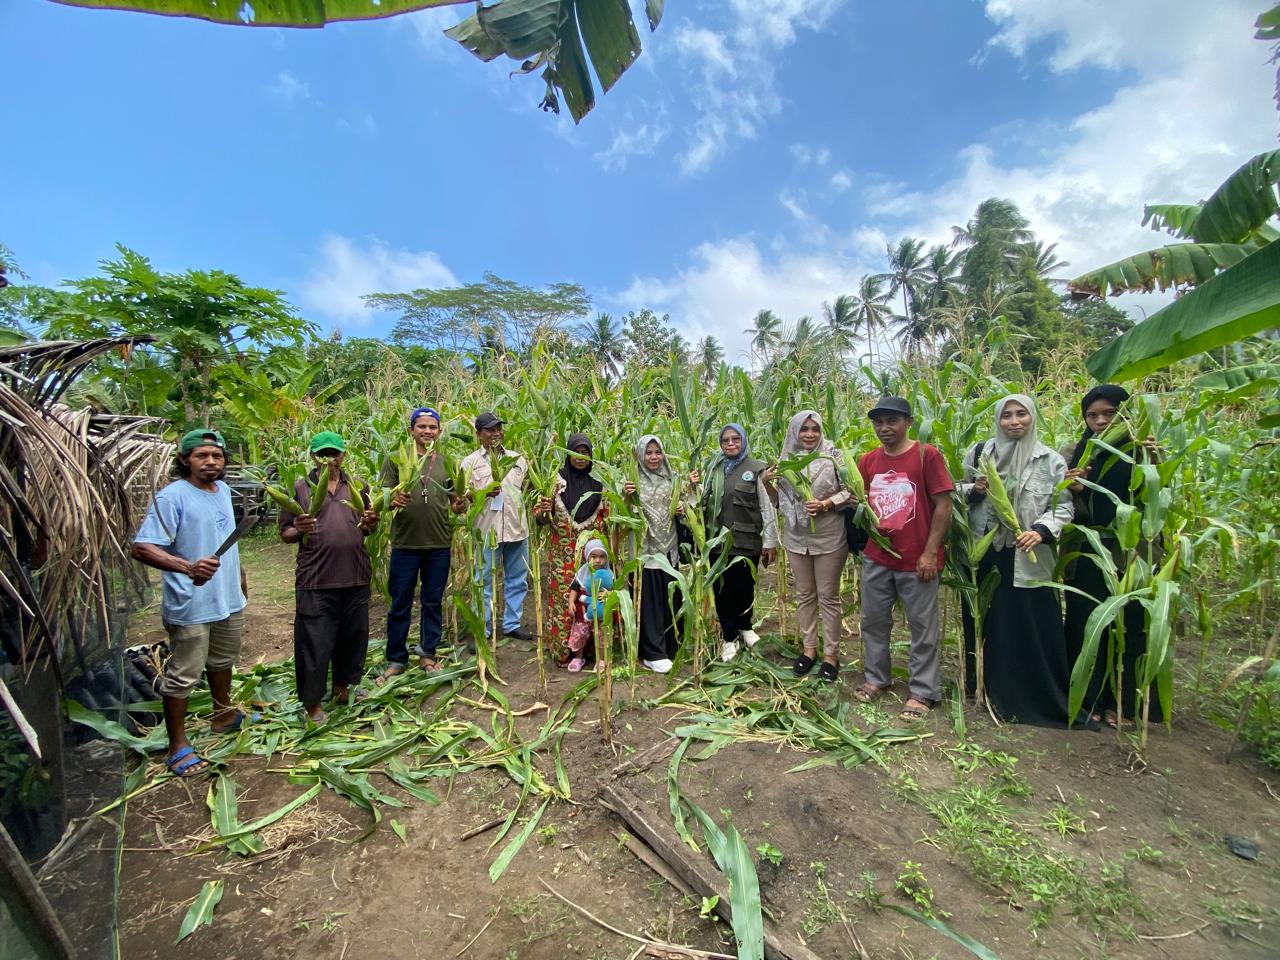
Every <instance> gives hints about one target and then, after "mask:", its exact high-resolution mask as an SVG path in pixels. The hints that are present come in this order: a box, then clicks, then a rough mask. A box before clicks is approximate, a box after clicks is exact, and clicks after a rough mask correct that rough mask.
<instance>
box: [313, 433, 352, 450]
mask: <svg viewBox="0 0 1280 960" xmlns="http://www.w3.org/2000/svg"><path fill="white" fill-rule="evenodd" d="M346 449H347V445H346V444H345V443H343V441H342V438H341V437H340V436H338V435H337V434H336V433H334V432H333V431H332V430H322V431H321V432H320V433H317V434H316V435H315V436H314V437H312V438H311V452H312V453H319V452H320V451H321V450H337V451H338V452H339V453H342V452H343V451H344V450H346Z"/></svg>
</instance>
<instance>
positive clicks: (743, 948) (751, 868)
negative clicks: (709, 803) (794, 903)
mask: <svg viewBox="0 0 1280 960" xmlns="http://www.w3.org/2000/svg"><path fill="white" fill-rule="evenodd" d="M685 803H686V804H688V806H689V809H690V810H691V811H692V812H693V815H694V816H695V817H697V818H698V821H699V822H700V823H701V824H702V833H703V836H704V837H706V840H707V847H708V848H709V849H710V850H711V855H712V856H713V857H714V858H715V861H716V865H717V866H718V867H719V868H720V872H721V873H723V874H724V875H725V879H727V880H728V881H729V909H730V915H731V923H732V926H733V937H734V939H735V940H737V942H738V960H764V917H763V916H762V914H761V911H760V881H759V878H758V877H757V876H756V866H755V862H754V861H753V860H752V859H751V848H750V847H748V846H747V843H746V841H745V840H743V839H742V835H741V834H740V833H738V831H737V829H736V828H735V827H734V825H733V823H732V822H730V821H726V822H725V826H724V829H723V830H721V829H720V828H719V827H718V826H716V822H715V821H714V820H712V819H711V817H710V816H708V815H707V813H706V811H705V810H703V809H702V808H701V807H699V806H698V805H697V804H694V803H690V802H689V801H688V800H685Z"/></svg>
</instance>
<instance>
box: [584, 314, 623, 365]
mask: <svg viewBox="0 0 1280 960" xmlns="http://www.w3.org/2000/svg"><path fill="white" fill-rule="evenodd" d="M578 335H579V336H580V337H581V338H582V346H583V349H585V350H586V352H587V356H589V357H590V358H591V362H592V363H593V364H595V368H596V370H597V371H599V373H600V376H601V377H603V378H604V379H605V380H606V381H610V380H615V379H617V377H618V374H619V373H621V372H622V367H621V363H622V361H623V360H625V359H626V352H625V351H624V349H623V343H622V335H621V333H620V332H619V330H618V325H617V324H616V323H614V322H613V317H611V316H609V314H607V313H597V314H596V318H595V319H594V320H591V321H588V322H587V323H584V324H583V325H582V326H581V327H579V328H578Z"/></svg>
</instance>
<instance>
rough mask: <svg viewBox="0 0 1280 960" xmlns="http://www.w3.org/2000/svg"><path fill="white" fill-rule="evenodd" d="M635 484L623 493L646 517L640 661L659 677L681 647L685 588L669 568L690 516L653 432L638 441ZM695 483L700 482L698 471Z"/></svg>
mask: <svg viewBox="0 0 1280 960" xmlns="http://www.w3.org/2000/svg"><path fill="white" fill-rule="evenodd" d="M635 458H636V467H637V470H636V480H635V482H634V483H632V482H631V481H630V480H628V481H627V482H626V484H624V485H623V488H622V492H623V493H624V494H625V495H626V496H627V497H634V498H635V499H636V501H637V502H638V503H639V505H640V511H641V513H642V514H644V531H643V533H642V534H641V535H640V549H639V555H640V559H641V563H642V565H643V570H642V572H641V579H642V581H643V586H642V588H641V592H640V661H641V662H642V663H643V664H644V666H645V667H646V668H647V669H649V670H652V671H653V672H654V673H669V672H670V671H671V665H672V661H673V660H675V658H676V651H677V650H678V649H679V647H680V635H679V628H678V626H677V624H676V618H675V613H676V612H677V611H679V609H680V607H681V605H682V604H683V602H684V601H683V599H682V597H681V594H680V588H679V587H678V586H676V579H675V577H673V576H672V575H671V574H670V573H668V572H667V571H668V569H672V568H675V567H677V566H679V564H680V556H679V537H678V534H677V530H676V518H677V517H678V516H680V515H682V514H683V513H684V511H685V506H686V503H685V500H686V498H685V496H684V494H685V491H684V490H681V491H679V494H677V491H676V485H677V484H683V482H684V481H683V479H682V478H679V477H677V476H676V474H675V473H674V472H673V471H672V469H671V464H670V463H669V462H668V460H667V454H666V451H665V450H664V449H663V448H662V441H661V440H659V439H658V438H657V437H656V436H655V435H653V434H652V433H647V434H645V435H644V436H643V437H641V438H640V439H639V441H638V442H637V443H636V447H635ZM689 482H690V483H697V482H698V474H697V472H696V471H694V472H693V473H691V474H690V475H689Z"/></svg>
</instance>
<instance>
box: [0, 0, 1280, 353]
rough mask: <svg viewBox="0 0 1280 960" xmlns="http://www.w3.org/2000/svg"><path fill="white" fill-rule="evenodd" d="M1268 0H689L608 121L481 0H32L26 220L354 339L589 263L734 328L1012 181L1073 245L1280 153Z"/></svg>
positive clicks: (32, 266)
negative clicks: (499, 285) (507, 61)
mask: <svg viewBox="0 0 1280 960" xmlns="http://www.w3.org/2000/svg"><path fill="white" fill-rule="evenodd" d="M1263 5H1264V4H1263V3H1262V2H1261V0H1220V2H1215V4H1213V5H1212V10H1213V12H1212V13H1211V14H1209V13H1206V12H1205V11H1206V9H1207V8H1206V5H1205V4H1203V3H1201V2H1198V0H1165V2H1160V3H1157V2H1150V0H1125V2H1124V3H1115V2H1114V0H1052V2H1050V0H985V2H977V0H972V2H970V0H902V2H892V3H889V2H870V0H860V2H855V0H726V2H715V3H711V2H705V3H697V2H687V0H670V2H669V3H668V4H667V12H666V18H665V20H664V21H663V23H662V25H661V26H660V27H659V29H658V31H657V33H655V34H650V33H649V32H648V30H647V27H646V26H645V25H644V23H643V14H641V15H640V16H638V17H637V23H638V25H639V27H640V29H641V32H642V36H643V40H644V43H645V51H644V53H643V54H642V56H641V58H640V61H639V62H638V63H637V64H636V65H635V66H634V67H632V69H631V70H630V71H629V72H628V73H627V74H625V75H624V76H623V77H622V79H621V80H620V81H619V82H618V84H617V86H616V87H615V88H614V89H613V90H612V91H611V92H610V93H609V94H607V95H606V96H604V97H602V98H601V99H600V100H599V102H598V105H597V107H596V110H595V111H594V112H593V113H591V114H589V115H588V116H587V118H586V119H585V120H584V121H583V122H582V124H580V125H578V126H576V127H575V126H574V125H573V123H572V122H571V121H570V120H569V119H568V117H567V115H565V116H561V117H559V118H557V117H553V116H551V115H548V114H543V113H542V112H540V111H539V110H537V109H536V104H537V102H538V100H539V99H540V96H541V81H540V80H538V79H537V78H535V77H515V78H508V76H507V73H508V70H509V69H510V67H509V66H508V65H503V64H499V63H494V64H483V63H481V62H480V61H478V60H475V59H473V58H472V57H471V56H470V55H469V54H467V53H466V52H465V51H463V50H462V49H461V48H460V47H458V46H457V45H456V44H453V43H452V41H449V40H447V39H445V38H444V37H442V36H441V35H440V30H441V28H442V27H444V26H447V25H448V24H450V23H452V22H456V20H458V19H461V17H462V16H465V15H466V13H467V12H469V8H468V7H466V6H463V7H457V8H453V9H452V10H450V9H447V8H446V9H445V10H443V11H432V12H428V13H424V14H417V15H412V16H410V17H402V18H395V19H392V20H386V21H380V22H373V23H359V24H342V25H335V26H332V27H328V28H326V29H323V30H307V31H302V30H298V31H289V30H270V29H257V28H255V29H249V28H236V27H227V26H216V25H212V24H206V23H202V22H197V21H190V20H181V19H171V18H162V17H153V16H144V15H138V14H129V13H104V12H96V11H87V10H82V9H77V8H71V7H64V6H60V5H57V4H53V3H50V2H47V0H6V2H5V3H4V4H3V5H0V35H2V36H3V37H4V39H5V47H6V55H5V57H4V59H3V61H0V85H2V86H0V88H3V89H5V90H6V91H8V92H9V97H8V100H9V104H8V108H7V110H6V115H7V120H8V123H7V124H6V127H7V131H8V133H9V136H7V137H6V144H5V147H4V149H3V151H2V152H0V177H2V178H3V180H2V182H3V184H4V191H5V193H4V202H3V205H2V206H0V241H3V242H4V243H6V244H7V245H8V246H9V247H11V248H12V249H13V250H14V251H15V253H16V254H17V256H18V259H19V262H20V263H21V264H22V265H23V266H24V268H25V269H26V270H27V272H28V273H30V274H31V275H32V277H33V279H35V280H37V281H39V282H45V283H54V282H57V281H58V280H60V279H62V278H65V277H71V276H81V275H85V274H88V273H92V272H93V271H94V270H95V267H96V263H97V261H98V260H100V259H101V258H103V257H108V256H111V255H112V252H113V244H114V243H116V242H117V241H118V242H121V243H124V244H126V245H128V246H131V247H133V248H134V249H136V250H138V251H140V252H142V253H144V254H146V255H148V256H150V257H151V258H152V259H153V260H154V261H155V262H156V263H157V265H159V266H160V267H162V268H165V269H171V270H179V269H185V268H188V267H195V268H214V267H218V268H223V269H227V270H230V271H233V272H236V273H238V274H240V275H241V276H242V277H243V278H244V279H245V280H246V281H249V282H252V283H255V284H260V285H266V286H273V287H278V288H280V289H283V290H285V291H286V292H287V294H288V296H289V298H290V300H291V301H292V302H294V303H295V304H297V305H298V306H299V308H300V309H302V311H303V312H304V313H305V314H306V315H307V316H308V317H310V318H311V319H313V320H315V321H316V322H317V323H318V324H319V325H320V326H321V328H322V329H325V330H328V329H329V328H331V327H333V326H334V325H337V326H339V327H340V328H341V329H342V330H343V332H344V333H345V334H347V335H350V336H379V335H384V334H385V333H386V332H387V331H388V330H389V329H390V326H391V323H392V319H393V318H391V317H388V316H385V315H380V314H370V313H368V312H367V311H364V310H363V309H362V308H361V305H360V301H359V299H358V298H359V295H360V294H363V293H369V292H374V291H377V290H383V291H386V290H404V289H412V288H414V287H418V286H423V285H427V286H435V285H443V284H448V283H451V282H460V281H469V280H473V279H478V278H479V277H480V275H481V274H482V273H483V272H484V271H486V270H490V271H493V272H495V273H498V274H500V275H502V276H505V277H509V278H512V279H515V280H518V281H520V282H523V283H528V284H534V285H540V284H543V283H548V282H552V281H559V280H573V281H577V282H580V283H582V284H583V285H584V286H585V287H586V288H587V290H588V291H589V292H590V293H591V294H592V296H593V298H594V300H595V304H596V307H597V308H598V309H602V310H608V311H611V312H613V313H615V314H617V313H621V312H625V310H626V309H628V308H631V307H636V306H650V307H652V308H654V309H655V310H658V311H659V312H669V313H670V314H671V317H672V321H673V323H675V324H676V325H677V326H678V327H680V328H681V329H682V331H683V332H684V333H685V334H686V336H687V337H688V338H689V339H696V338H698V337H700V336H702V335H704V334H707V333H711V334H714V335H716V336H719V337H720V338H721V339H722V340H723V341H724V342H725V343H726V344H727V345H728V346H729V348H730V352H731V354H732V353H734V352H735V351H736V350H738V349H741V347H742V346H743V345H744V343H745V338H743V336H742V333H741V331H742V330H743V328H745V327H747V326H749V324H750V321H751V317H752V316H753V315H754V313H755V311H756V310H758V309H760V308H764V307H768V308H771V309H774V310H776V311H777V312H779V313H780V314H781V315H782V316H784V317H786V318H787V319H790V320H794V319H795V318H796V317H798V316H799V315H801V314H804V313H809V314H814V315H817V314H819V313H820V311H821V304H822V302H823V301H824V300H830V299H832V298H833V297H834V296H836V295H838V294H840V293H845V292H849V291H850V290H852V289H853V286H854V284H855V283H856V281H857V278H858V277H859V276H860V275H861V274H863V273H866V272H875V271H878V270H880V269H882V267H883V251H884V245H885V243H886V242H888V241H890V240H893V239H896V238H897V237H898V236H901V235H903V234H904V233H911V234H913V235H919V236H923V237H925V238H927V239H929V240H931V241H940V240H945V239H948V238H949V231H948V227H949V226H950V225H951V224H953V223H962V222H963V221H964V220H965V219H966V218H967V217H968V215H969V213H970V212H971V211H972V210H973V208H974V206H976V204H977V202H978V201H979V200H981V199H982V198H983V197H985V196H991V195H1001V196H1009V197H1011V198H1013V199H1014V200H1016V201H1017V202H1018V203H1019V204H1020V206H1021V207H1022V208H1023V210H1024V212H1025V213H1026V214H1027V215H1028V217H1030V219H1031V220H1032V223H1033V227H1034V228H1035V229H1036V230H1037V231H1038V232H1039V233H1040V234H1041V235H1042V236H1044V237H1045V238H1046V239H1048V240H1051V241H1057V242H1058V243H1059V245H1060V251H1061V252H1062V253H1064V254H1065V255H1066V257H1067V259H1068V260H1070V261H1071V265H1072V270H1071V271H1070V272H1076V271H1079V270H1083V269H1087V268H1089V267H1092V266H1096V265H1098V264H1101V263H1104V262H1107V261H1108V260H1111V259H1114V258H1115V257H1117V256H1119V255H1123V254H1125V253H1129V252H1133V251H1135V250H1137V249H1140V248H1142V247H1143V246H1144V245H1153V244H1154V241H1155V240H1156V236H1155V235H1154V234H1151V233H1150V232H1148V231H1142V230H1140V229H1139V228H1138V223H1139V221H1140V219H1141V209H1142V203H1143V202H1144V201H1172V200H1195V199H1198V198H1200V197H1203V196H1205V195H1207V193H1208V192H1209V191H1210V190H1212V188H1213V187H1214V186H1215V185H1216V184H1217V183H1218V182H1219V181H1220V180H1221V179H1222V178H1223V177H1224V176H1226V175H1227V174H1228V173H1230V172H1231V171H1232V170H1234V169H1235V168H1236V167H1237V166H1238V165H1239V164H1240V163H1241V162H1243V160H1245V159H1246V158H1247V157H1248V156H1250V155H1252V154H1253V153H1255V152H1257V151H1259V150H1263V149H1270V148H1273V147H1274V146H1275V134H1276V129H1277V116H1276V113H1275V112H1274V110H1273V109H1272V106H1271V103H1270V90H1271V84H1272V83H1273V82H1274V73H1273V72H1272V71H1270V70H1269V69H1268V67H1267V66H1266V64H1265V58H1266V52H1267V51H1266V48H1265V46H1264V45H1263V44H1261V43H1258V42H1256V41H1253V40H1252V39H1250V37H1251V33H1252V30H1251V23H1252V20H1253V18H1254V17H1255V16H1256V15H1257V12H1258V9H1259V8H1260V7H1261V6H1263ZM640 6H641V7H642V6H643V4H640ZM1142 305H1145V306H1147V307H1148V308H1150V307H1152V306H1154V305H1155V304H1153V303H1152V302H1151V301H1147V302H1145V303H1144V304H1142Z"/></svg>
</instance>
